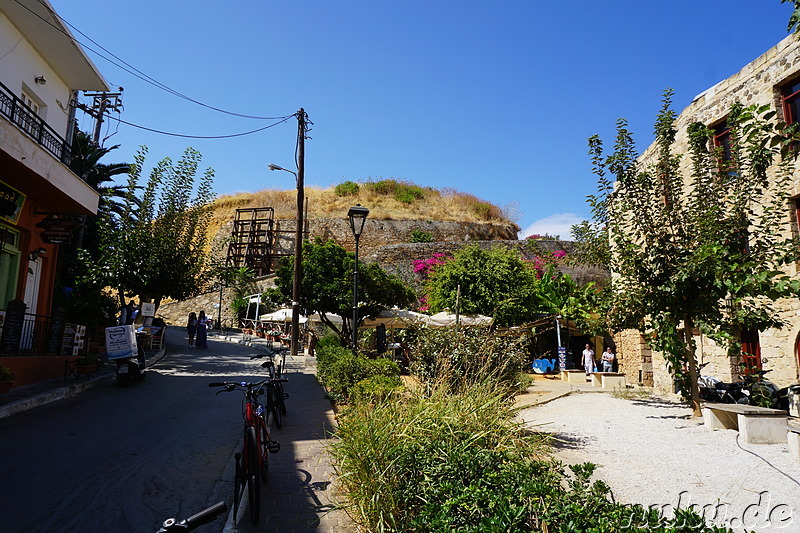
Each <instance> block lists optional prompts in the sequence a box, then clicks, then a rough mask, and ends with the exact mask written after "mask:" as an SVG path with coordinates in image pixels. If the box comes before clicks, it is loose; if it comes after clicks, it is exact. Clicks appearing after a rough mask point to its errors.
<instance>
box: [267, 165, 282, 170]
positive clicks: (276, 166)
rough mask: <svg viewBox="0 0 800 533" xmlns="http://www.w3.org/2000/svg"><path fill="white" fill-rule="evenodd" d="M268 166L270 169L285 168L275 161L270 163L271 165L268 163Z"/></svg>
mask: <svg viewBox="0 0 800 533" xmlns="http://www.w3.org/2000/svg"><path fill="white" fill-rule="evenodd" d="M267 168H268V169H270V170H284V169H283V167H279V166H278V165H276V164H275V163H270V164H269V165H267Z"/></svg>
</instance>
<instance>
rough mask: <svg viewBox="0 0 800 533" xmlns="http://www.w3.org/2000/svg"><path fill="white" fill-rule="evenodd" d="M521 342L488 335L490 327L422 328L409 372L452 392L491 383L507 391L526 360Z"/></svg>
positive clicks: (515, 380)
mask: <svg viewBox="0 0 800 533" xmlns="http://www.w3.org/2000/svg"><path fill="white" fill-rule="evenodd" d="M521 342H522V341H521V340H520V339H517V338H515V337H500V336H497V335H491V334H490V333H489V328H482V327H480V328H479V327H471V328H458V329H456V328H423V329H421V330H420V331H419V334H418V337H417V341H416V343H415V345H414V348H413V352H414V356H415V359H414V361H413V362H412V363H411V367H410V371H411V374H412V375H414V376H416V377H418V378H419V379H420V381H422V382H425V383H428V384H447V386H448V387H449V388H450V389H451V390H453V391H460V390H463V389H464V388H468V387H470V386H472V385H474V384H476V383H482V382H485V381H493V382H496V383H498V384H499V386H501V387H504V388H505V389H506V390H507V391H509V392H510V391H512V390H515V388H516V387H517V385H515V383H517V382H518V377H517V374H518V373H519V372H520V371H521V370H522V368H523V366H524V364H525V362H526V360H527V355H526V353H525V351H524V347H523V346H522V343H521Z"/></svg>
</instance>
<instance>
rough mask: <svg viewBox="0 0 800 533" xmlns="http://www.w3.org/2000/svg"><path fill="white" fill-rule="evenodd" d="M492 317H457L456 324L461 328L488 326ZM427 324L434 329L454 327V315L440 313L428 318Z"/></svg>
mask: <svg viewBox="0 0 800 533" xmlns="http://www.w3.org/2000/svg"><path fill="white" fill-rule="evenodd" d="M492 320H493V319H492V317H490V316H484V315H459V317H458V323H459V324H460V325H462V326H489V325H491V323H492ZM427 324H428V325H429V326H431V327H434V328H441V327H445V326H455V325H456V315H455V313H450V312H448V311H442V312H440V313H436V314H435V315H432V316H429V317H428V322H427Z"/></svg>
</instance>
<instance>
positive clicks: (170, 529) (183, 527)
mask: <svg viewBox="0 0 800 533" xmlns="http://www.w3.org/2000/svg"><path fill="white" fill-rule="evenodd" d="M227 510H228V506H227V505H225V502H217V503H215V504H214V505H212V506H211V507H208V508H206V509H203V510H202V511H200V512H199V513H197V514H195V515H192V516H190V517H189V518H187V519H186V520H181V521H180V522H178V519H177V518H167V519H166V520H165V521H164V524H163V525H162V526H161V529H159V530H158V532H157V533H175V532H177V531H193V530H195V529H197V528H198V527H200V526H202V525H205V524H208V523H209V522H211V521H212V520H214V519H215V518H216V517H217V516H219V515H221V514H222V513H224V512H225V511H227Z"/></svg>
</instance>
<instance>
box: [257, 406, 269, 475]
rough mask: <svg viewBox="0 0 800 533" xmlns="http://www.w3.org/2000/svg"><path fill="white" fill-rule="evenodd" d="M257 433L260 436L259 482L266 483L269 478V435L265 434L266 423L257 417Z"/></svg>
mask: <svg viewBox="0 0 800 533" xmlns="http://www.w3.org/2000/svg"><path fill="white" fill-rule="evenodd" d="M258 432H259V433H260V434H261V447H260V449H259V451H260V452H261V481H264V482H266V481H267V478H269V433H268V432H267V421H266V420H264V419H263V418H262V417H259V422H258Z"/></svg>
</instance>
